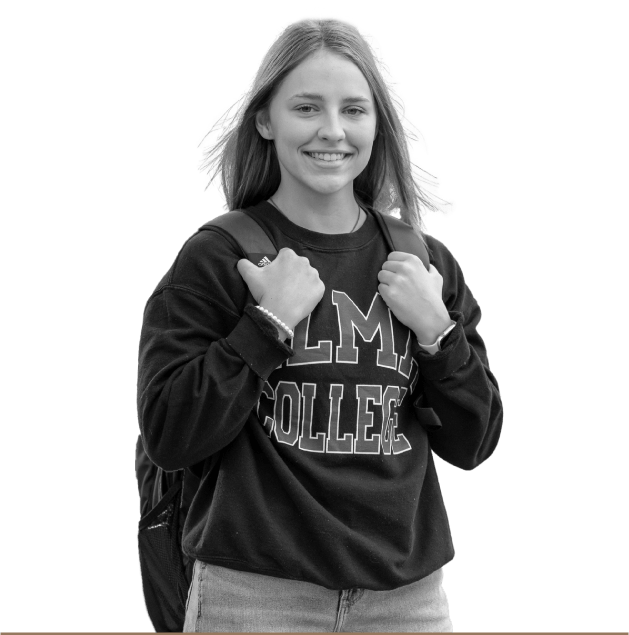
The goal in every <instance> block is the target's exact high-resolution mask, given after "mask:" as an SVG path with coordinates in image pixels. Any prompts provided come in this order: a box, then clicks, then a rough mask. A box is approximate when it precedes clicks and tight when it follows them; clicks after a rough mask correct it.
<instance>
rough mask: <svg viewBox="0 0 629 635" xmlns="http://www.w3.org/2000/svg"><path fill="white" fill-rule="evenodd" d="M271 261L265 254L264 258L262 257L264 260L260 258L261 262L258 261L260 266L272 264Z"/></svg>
mask: <svg viewBox="0 0 629 635" xmlns="http://www.w3.org/2000/svg"><path fill="white" fill-rule="evenodd" d="M270 264H271V261H270V260H269V259H268V258H267V257H266V256H264V258H262V260H260V262H259V263H258V267H266V266H267V265H270Z"/></svg>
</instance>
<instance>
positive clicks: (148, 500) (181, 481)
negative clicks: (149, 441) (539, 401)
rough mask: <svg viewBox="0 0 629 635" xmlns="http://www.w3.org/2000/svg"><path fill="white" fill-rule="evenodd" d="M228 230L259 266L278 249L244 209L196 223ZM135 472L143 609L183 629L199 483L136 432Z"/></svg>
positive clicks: (399, 244)
mask: <svg viewBox="0 0 629 635" xmlns="http://www.w3.org/2000/svg"><path fill="white" fill-rule="evenodd" d="M375 218H376V220H377V222H378V224H379V226H380V230H381V231H382V233H383V235H384V237H385V240H386V241H387V244H388V245H389V247H390V250H391V251H403V252H407V253H411V254H415V255H416V256H418V257H419V258H420V260H421V261H422V262H423V264H424V266H425V267H426V268H427V269H428V268H429V256H428V250H427V248H426V245H425V244H424V242H423V241H422V239H421V238H420V237H419V236H418V235H417V234H416V233H415V231H414V230H413V229H412V228H411V227H410V226H409V225H407V224H406V223H404V222H402V221H401V220H398V219H397V218H394V217H393V216H385V215H383V214H380V213H379V212H378V213H376V214H375ZM215 228H217V229H219V231H222V232H223V233H227V234H229V235H230V236H231V237H232V238H233V239H234V240H235V241H236V242H237V243H238V244H239V245H240V247H241V248H242V251H243V253H245V254H246V255H247V258H248V259H249V260H250V261H251V262H253V263H254V264H256V265H258V266H260V267H263V266H265V265H267V264H269V263H270V262H271V261H272V260H273V259H274V258H275V256H276V255H277V249H276V248H275V246H274V245H273V243H272V242H271V239H270V237H269V236H268V235H267V233H266V231H265V230H264V229H263V227H262V226H261V225H259V224H258V222H257V221H256V220H255V219H253V218H252V217H251V216H249V215H248V214H246V213H245V212H241V211H239V210H234V211H231V212H227V213H226V214H222V215H221V216H218V217H216V218H214V219H213V220H211V221H210V222H209V223H206V224H205V225H203V226H202V227H200V228H199V231H203V230H214V229H215ZM135 472H136V477H137V481H138V489H139V492H140V522H139V525H138V548H139V554H140V570H141V575H142V588H143V592H144V601H145V603H146V608H147V611H148V614H149V617H150V619H151V622H152V623H153V627H154V628H155V631H156V632H161V633H170V632H179V633H180V632H182V630H183V625H184V620H185V612H186V604H187V598H188V591H189V589H190V585H191V582H192V568H193V565H194V562H193V561H191V560H190V559H189V558H188V557H187V556H186V554H184V552H183V550H182V548H181V543H182V533H183V526H184V523H185V520H186V516H187V514H188V509H189V507H190V503H191V502H192V499H193V498H194V495H195V493H196V491H197V489H198V487H199V483H200V474H199V470H198V469H196V468H195V466H193V467H190V468H185V469H181V470H177V471H175V472H166V471H164V470H162V468H160V467H157V466H156V465H155V464H154V463H153V462H152V461H151V460H150V459H149V457H148V456H147V454H146V452H145V451H144V447H143V445H142V439H141V437H138V441H137V444H136V450H135Z"/></svg>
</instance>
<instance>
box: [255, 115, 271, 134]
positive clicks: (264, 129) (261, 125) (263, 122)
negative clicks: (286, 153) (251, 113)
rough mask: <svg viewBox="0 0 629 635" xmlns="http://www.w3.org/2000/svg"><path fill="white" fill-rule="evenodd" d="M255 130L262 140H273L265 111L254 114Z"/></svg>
mask: <svg viewBox="0 0 629 635" xmlns="http://www.w3.org/2000/svg"><path fill="white" fill-rule="evenodd" d="M256 128H257V129H258V132H259V133H260V136H261V137H262V138H263V139H268V140H271V139H273V131H272V130H271V122H270V121H269V115H268V113H267V112H266V111H261V112H259V113H257V114H256Z"/></svg>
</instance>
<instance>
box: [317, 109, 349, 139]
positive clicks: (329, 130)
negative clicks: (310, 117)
mask: <svg viewBox="0 0 629 635" xmlns="http://www.w3.org/2000/svg"><path fill="white" fill-rule="evenodd" d="M318 136H319V139H322V140H325V141H341V140H343V139H345V130H344V129H343V126H342V123H341V120H340V118H339V116H338V114H336V113H328V114H327V115H326V117H325V119H324V121H323V122H322V124H321V127H320V128H319V133H318Z"/></svg>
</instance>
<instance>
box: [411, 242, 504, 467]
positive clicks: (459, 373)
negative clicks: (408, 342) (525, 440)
mask: <svg viewBox="0 0 629 635" xmlns="http://www.w3.org/2000/svg"><path fill="white" fill-rule="evenodd" d="M428 241H429V247H431V251H432V258H431V261H432V262H433V264H434V265H435V267H436V268H437V269H438V270H439V271H440V272H441V274H442V277H443V281H444V283H443V293H442V295H443V301H444V304H445V305H446V308H447V309H448V313H449V317H450V318H451V319H452V320H454V321H455V322H456V326H455V328H454V329H453V330H452V332H451V333H450V334H449V335H448V336H447V337H446V338H445V339H444V340H443V342H442V349H441V351H439V352H438V353H436V354H435V355H431V354H430V353H427V352H425V351H423V350H421V349H420V350H419V352H418V354H417V355H416V360H417V362H418V364H419V368H420V373H421V375H422V378H423V393H422V394H420V395H419V397H418V398H417V399H416V401H415V408H416V412H417V415H418V419H419V420H420V422H422V423H423V424H424V425H425V426H426V429H427V431H428V436H429V439H430V444H431V447H432V449H433V450H434V451H435V453H436V454H437V455H438V456H440V457H441V458H442V459H443V460H444V461H448V462H449V463H452V464H453V465H456V466H457V467H460V468H463V469H467V470H470V469H473V468H475V467H476V466H478V465H480V463H482V462H483V461H484V460H485V459H487V458H488V457H489V456H490V455H491V454H492V452H493V451H494V449H495V447H496V445H497V443H498V439H499V437H500V431H501V427H502V414H503V410H502V401H501V399H500V393H499V390H498V383H497V381H496V379H495V377H494V376H493V374H492V373H491V371H490V369H489V362H488V359H487V352H486V350H485V345H484V343H483V340H482V338H481V336H480V335H479V333H478V330H477V328H478V323H479V322H480V319H481V310H480V307H479V306H478V303H477V302H476V300H475V299H474V297H473V296H472V293H471V292H470V290H469V288H468V287H467V285H466V284H465V280H464V277H463V272H462V271H461V268H460V267H459V265H458V263H457V262H456V260H455V259H454V257H453V256H452V254H451V253H450V252H449V251H448V250H447V249H446V247H445V246H444V245H443V244H442V243H440V242H439V241H437V240H436V239H434V238H431V237H428Z"/></svg>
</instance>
